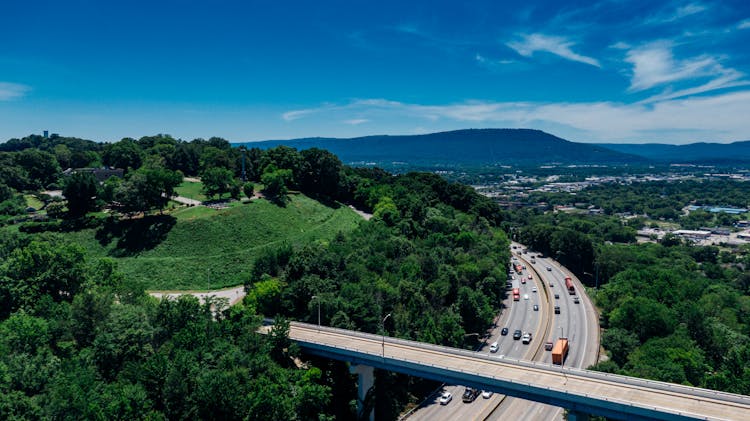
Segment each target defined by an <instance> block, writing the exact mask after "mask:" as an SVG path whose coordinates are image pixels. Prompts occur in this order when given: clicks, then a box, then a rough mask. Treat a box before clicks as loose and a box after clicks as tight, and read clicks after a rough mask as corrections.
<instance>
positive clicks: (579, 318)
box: [408, 243, 599, 420]
mask: <svg viewBox="0 0 750 421" xmlns="http://www.w3.org/2000/svg"><path fill="white" fill-rule="evenodd" d="M512 245H513V246H515V248H513V249H512V252H513V259H514V260H512V261H511V265H513V264H515V263H520V264H521V265H523V266H525V269H523V270H522V273H521V274H520V275H519V274H517V273H514V275H513V276H514V277H515V278H516V279H517V280H519V287H520V292H521V300H520V301H515V302H514V301H513V300H512V297H511V295H510V294H509V295H508V297H507V298H506V300H505V301H504V304H505V306H506V311H503V312H502V314H501V315H500V318H499V320H498V322H497V325H496V326H495V328H494V329H493V330H492V333H491V335H490V337H489V338H488V339H487V341H486V345H485V346H484V347H483V348H482V352H485V353H487V355H489V356H491V357H500V356H505V357H509V358H515V359H524V360H533V361H542V362H547V363H548V364H551V363H552V361H551V354H550V352H549V351H545V350H544V348H543V344H544V342H546V341H552V342H554V341H555V340H556V339H557V338H558V337H559V336H560V332H561V331H560V327H562V328H563V333H564V335H566V336H567V337H568V338H569V340H570V344H571V352H570V354H569V356H568V359H567V360H566V366H571V367H587V366H589V365H591V364H593V363H595V362H596V359H597V355H598V349H599V339H598V319H597V317H596V316H595V312H594V309H593V305H592V303H591V302H590V301H589V300H588V298H587V297H584V296H585V294H579V296H580V298H581V300H580V304H574V303H573V298H572V296H570V295H569V294H568V293H567V290H566V289H565V287H564V285H565V281H564V279H565V276H566V275H569V276H572V274H569V273H568V272H567V271H565V270H564V269H562V268H561V267H560V266H559V265H558V264H557V263H556V262H554V261H553V260H551V259H534V260H535V263H533V264H532V263H531V261H532V259H531V258H530V255H529V254H523V253H521V250H522V249H524V246H523V245H521V244H518V243H513V244H512ZM534 254H535V253H534ZM547 266H549V267H550V269H551V271H547V270H546V267H547ZM529 274H531V277H532V279H531V280H529V279H528V276H529ZM521 278H523V279H525V280H526V283H525V284H523V283H520V279H521ZM550 285H553V286H552V287H550ZM533 287H536V289H537V292H536V293H534V292H533V291H532V288H533ZM581 288H582V286H581V285H580V283H578V290H579V291H582V289H581ZM555 293H557V294H559V299H555V298H554V294H555ZM525 295H528V297H529V299H528V300H524V299H523V297H524V296H525ZM534 304H537V305H539V311H534V310H533V305H534ZM555 305H559V306H560V309H561V312H560V314H557V315H556V314H554V311H553V309H554V306H555ZM503 327H507V328H508V330H509V333H508V335H507V336H501V335H500V330H501V328H503ZM589 327H591V329H589ZM515 329H520V330H522V331H523V332H531V333H533V339H532V342H531V344H528V345H524V344H522V343H521V341H520V340H513V338H512V335H513V331H514V330H515ZM494 341H497V342H498V344H499V345H500V349H499V351H498V352H497V353H495V354H492V353H489V344H491V343H492V342H494ZM442 390H443V391H448V392H450V393H451V394H452V395H453V400H452V401H451V402H450V403H449V404H448V405H439V403H438V399H439V397H440V393H435V394H433V395H432V396H430V397H429V399H428V400H427V401H425V402H423V403H422V405H421V406H420V408H418V409H417V410H415V411H413V412H412V413H411V414H409V417H408V418H409V419H410V420H454V419H472V420H476V419H491V420H496V419H514V418H517V417H520V418H519V419H549V420H551V419H562V410H561V409H560V408H557V407H553V406H549V405H543V404H535V403H531V402H528V401H524V400H520V399H513V398H507V397H505V396H504V395H497V394H494V395H493V396H492V397H491V398H489V399H483V398H482V397H481V396H480V397H478V398H477V400H476V401H474V402H473V403H464V402H462V401H461V396H462V394H463V391H464V386H461V385H446V386H445V387H444V388H443V389H442Z"/></svg>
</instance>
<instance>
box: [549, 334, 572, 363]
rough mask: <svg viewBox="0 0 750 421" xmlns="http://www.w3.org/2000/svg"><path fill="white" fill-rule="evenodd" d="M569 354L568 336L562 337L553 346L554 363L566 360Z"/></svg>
mask: <svg viewBox="0 0 750 421" xmlns="http://www.w3.org/2000/svg"><path fill="white" fill-rule="evenodd" d="M567 356H568V338H560V339H558V340H557V342H555V346H554V347H552V364H559V365H562V363H563V362H564V361H565V358H566V357H567Z"/></svg>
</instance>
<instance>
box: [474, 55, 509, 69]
mask: <svg viewBox="0 0 750 421" xmlns="http://www.w3.org/2000/svg"><path fill="white" fill-rule="evenodd" d="M474 60H476V62H477V64H479V65H480V66H482V67H486V68H488V69H493V70H495V69H498V68H500V67H502V66H506V65H508V64H513V63H515V60H507V59H500V60H497V59H491V58H487V57H485V56H483V55H481V54H476V55H475V56H474Z"/></svg>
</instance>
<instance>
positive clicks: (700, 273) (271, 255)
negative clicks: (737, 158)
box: [0, 135, 750, 419]
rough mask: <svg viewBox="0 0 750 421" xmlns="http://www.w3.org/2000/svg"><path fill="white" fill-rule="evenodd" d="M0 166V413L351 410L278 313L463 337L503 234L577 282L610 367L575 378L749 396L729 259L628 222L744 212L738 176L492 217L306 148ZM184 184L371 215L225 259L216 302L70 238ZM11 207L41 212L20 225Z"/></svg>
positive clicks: (457, 189)
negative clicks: (113, 171)
mask: <svg viewBox="0 0 750 421" xmlns="http://www.w3.org/2000/svg"><path fill="white" fill-rule="evenodd" d="M0 163H2V165H0V225H2V227H0V261H1V263H0V331H1V333H2V334H1V335H0V418H2V419H81V418H85V419H124V418H132V419H184V418H188V419H195V418H199V419H240V418H246V417H249V418H253V419H351V418H355V417H356V400H355V383H354V379H353V377H352V376H351V374H349V373H348V370H347V367H346V365H345V364H342V363H337V362H332V361H326V360H323V359H319V358H312V357H307V356H304V355H300V353H299V350H297V349H296V348H295V346H294V345H293V344H292V343H290V342H289V340H288V338H287V336H286V328H287V327H286V326H287V325H286V322H285V320H287V319H292V320H301V321H307V322H312V323H315V322H316V321H317V314H318V311H317V310H318V308H320V317H321V322H322V323H323V324H325V325H330V326H337V327H343V328H349V329H357V330H363V331H367V332H377V333H380V332H382V333H387V334H388V335H391V336H397V337H402V338H410V339H416V340H420V341H426V342H432V343H438V344H444V345H450V346H457V347H467V348H468V347H472V346H474V345H475V343H476V340H477V338H478V337H479V336H480V335H481V333H483V332H484V331H485V329H486V328H487V327H488V326H489V325H490V324H491V323H492V320H493V318H494V317H495V316H496V315H497V313H498V312H499V311H501V309H502V308H501V301H502V299H503V298H504V297H503V295H502V294H504V284H505V276H506V274H505V269H504V268H506V267H507V262H508V259H509V250H508V239H509V238H511V239H514V240H517V241H519V242H521V243H524V244H526V245H527V246H529V247H530V248H532V249H533V250H535V251H537V252H540V253H543V254H545V255H548V256H550V257H552V258H555V259H557V260H559V261H560V262H561V263H562V264H564V265H566V266H567V267H568V268H570V269H571V270H572V271H574V272H575V273H576V274H577V275H579V277H580V278H581V279H582V280H583V281H584V282H585V283H586V284H588V285H589V287H591V288H590V289H589V293H590V294H591V295H592V296H593V297H594V299H595V301H596V303H597V306H598V307H599V308H600V310H601V322H602V326H603V327H604V328H605V330H604V331H603V334H602V344H603V346H604V348H605V349H606V351H607V355H608V356H609V360H607V361H603V362H601V363H599V364H597V365H596V366H595V367H594V368H595V369H598V370H603V371H608V372H616V373H622V374H628V375H635V376H640V377H647V378H652V379H659V380H665V381H671V382H678V383H685V384H691V385H696V386H702V387H708V388H714V389H719V390H727V391H732V392H738V393H744V394H748V393H750V370H748V369H747V368H746V367H745V364H744V362H745V361H747V360H748V358H750V341H749V340H748V338H749V336H750V298H749V297H750V276H749V275H748V274H747V267H748V265H750V247H747V246H744V247H738V248H735V249H729V248H723V247H722V248H719V247H698V246H694V245H692V244H690V243H685V242H683V241H681V240H679V239H678V238H676V237H672V236H667V237H665V240H663V241H662V242H661V243H660V244H636V241H635V240H636V238H635V233H636V230H637V229H639V228H641V227H642V226H643V225H644V224H648V223H656V222H663V221H667V222H670V221H671V222H676V223H679V224H680V225H682V226H683V227H699V226H706V225H727V224H731V223H733V222H734V221H735V220H736V217H734V216H725V215H721V214H718V215H717V214H710V213H708V212H701V211H696V212H691V213H690V214H689V215H684V214H682V213H681V212H680V209H681V208H682V207H684V206H685V205H687V204H699V205H700V204H714V205H733V206H746V205H747V203H746V201H747V197H750V196H749V195H748V187H747V185H746V184H744V183H737V182H733V181H714V182H707V181H682V182H674V183H668V182H654V183H648V182H644V183H636V184H630V185H617V184H612V185H602V186H597V187H593V188H590V189H586V190H583V191H581V192H578V193H577V195H576V196H575V201H582V202H587V203H592V204H594V205H595V206H599V207H601V208H603V209H604V210H605V214H604V215H588V214H567V213H558V212H544V211H542V210H540V209H537V208H534V209H532V208H527V209H520V210H516V211H512V212H503V211H501V210H500V209H499V208H498V207H497V206H496V205H495V204H494V203H493V202H492V201H491V200H490V199H488V198H485V197H482V196H480V195H478V194H477V193H475V192H474V190H473V189H472V188H470V187H468V186H465V185H461V184H457V183H450V182H448V181H446V180H445V179H443V178H441V177H439V176H437V175H435V174H429V173H406V174H400V175H393V174H390V173H387V172H385V171H382V170H379V169H372V168H352V167H348V166H346V165H343V164H342V163H341V161H340V160H339V159H338V158H337V157H336V156H335V155H333V154H331V153H330V152H328V151H325V150H320V149H308V150H303V151H298V150H296V149H294V148H289V147H285V146H277V147H275V148H271V149H267V150H260V149H255V148H249V149H248V148H233V147H232V146H231V145H230V144H229V143H228V142H227V141H226V140H223V139H219V138H211V139H209V140H202V139H196V140H194V141H190V142H184V141H181V140H176V139H173V138H171V137H170V136H167V135H157V136H149V137H144V138H141V139H138V140H135V139H123V140H121V141H119V142H115V143H110V144H99V143H96V142H91V141H86V140H81V139H75V138H63V137H55V136H53V137H52V138H49V139H47V138H43V137H41V136H30V137H27V138H24V139H13V140H11V141H9V142H6V143H3V144H0ZM103 165H104V166H109V167H112V168H120V169H122V173H121V174H119V175H117V176H113V177H109V178H106V179H103V180H100V179H98V178H97V177H96V176H95V174H94V173H93V172H92V171H90V170H87V169H86V168H96V167H101V166H103ZM68 168H72V169H73V170H71V171H65V170H66V169H68ZM243 169H244V171H243ZM243 175H244V180H243ZM185 176H199V177H201V179H202V181H203V182H202V186H203V194H205V196H206V197H207V198H209V199H210V200H217V199H218V200H222V199H224V200H226V199H237V198H239V197H240V196H241V195H245V196H247V197H251V196H253V194H254V189H255V186H258V188H260V190H261V192H262V193H263V195H264V197H265V198H266V199H265V200H268V201H269V202H271V203H273V204H275V205H270V206H276V207H278V208H279V209H280V208H282V207H285V206H288V205H289V203H291V202H290V199H289V197H290V196H289V195H290V194H304V195H307V196H309V197H312V198H315V199H317V200H318V201H320V202H322V203H325V204H328V205H329V206H341V205H352V206H355V207H356V208H358V209H360V210H363V211H365V212H368V213H371V214H372V215H373V216H372V219H370V220H369V222H366V223H361V224H360V225H359V226H358V227H357V228H355V229H354V230H353V231H348V232H340V233H339V234H337V235H335V236H334V237H332V238H331V239H330V240H326V241H315V242H312V243H306V244H281V245H274V246H273V247H267V248H265V249H263V251H262V252H261V253H260V256H259V257H258V258H257V259H255V260H254V261H246V262H241V263H239V264H238V265H243V268H247V269H249V270H247V271H246V272H248V273H249V274H250V275H249V276H248V277H247V278H246V279H245V280H244V285H245V290H246V292H247V296H246V297H245V300H244V302H242V303H241V304H239V305H236V306H232V307H231V308H230V307H228V306H227V304H226V303H225V302H221V301H217V302H213V303H211V302H210V303H208V304H201V303H200V302H199V301H197V300H196V299H194V298H191V297H183V298H181V299H179V300H157V299H154V298H151V297H149V296H148V295H146V294H145V293H144V288H145V287H146V286H144V285H142V284H138V283H134V282H131V280H129V279H127V278H125V277H124V276H123V275H122V274H121V272H120V271H118V268H117V264H116V262H115V261H114V260H112V259H109V258H100V257H94V256H91V255H89V254H88V251H87V250H86V249H84V248H82V247H81V246H80V245H78V244H75V243H74V241H72V240H71V238H72V236H71V235H69V234H71V233H75V232H77V231H78V230H82V229H85V228H89V227H92V226H94V227H95V226H111V225H116V224H117V223H118V221H133V220H139V219H141V218H146V217H149V215H150V216H158V217H160V218H161V217H164V218H168V217H169V212H170V211H171V210H172V208H173V207H174V205H173V204H170V202H169V197H170V196H171V195H172V194H173V193H174V191H175V188H176V187H177V186H178V185H179V184H180V183H181V182H182V180H183V177H185ZM44 189H50V190H61V191H62V192H63V195H64V197H65V199H62V198H60V197H53V196H51V195H49V194H47V193H43V192H42V191H43V190H44ZM537 199H539V198H537ZM543 199H545V200H547V201H548V203H550V204H557V203H559V204H566V203H570V201H571V200H572V198H571V196H570V195H564V194H547V195H546V196H543ZM30 200H36V201H37V202H38V205H36V206H35V207H37V208H38V209H41V210H42V212H39V213H33V215H34V216H30V215H31V214H29V213H28V209H27V208H28V205H29V201H30ZM535 200H536V199H535ZM743 201H744V202H743ZM621 212H630V213H634V214H645V215H647V216H648V217H649V218H650V219H647V217H646V216H641V217H637V218H631V219H627V220H625V219H621V218H620V217H619V216H616V215H615V214H618V213H621ZM649 221H650V222H649ZM155 238H156V239H155V240H154V241H158V240H159V238H158V237H155ZM237 270H239V267H237ZM386 314H391V317H389V318H387V321H386V322H385V323H384V322H383V320H384V316H385V315H386ZM262 317H276V318H277V320H279V321H280V322H279V323H278V328H277V329H275V330H274V331H273V333H272V334H270V335H268V336H264V335H260V334H257V333H255V331H256V329H257V328H258V326H259V325H260V320H261V318H262ZM432 386H433V383H431V382H427V381H423V380H420V379H415V378H409V377H407V376H402V375H397V374H393V373H385V372H378V373H377V376H376V386H375V387H376V389H377V390H379V391H380V393H378V394H376V396H377V399H376V400H374V401H373V400H369V401H368V402H366V405H367V407H373V406H374V407H375V408H376V413H377V414H378V417H382V418H383V419H391V418H394V417H395V416H396V415H398V413H399V412H400V411H401V410H402V409H403V408H404V406H405V405H406V404H407V403H409V402H413V400H414V396H415V395H419V394H420V393H424V392H427V391H429V390H431V387H432ZM334 391H335V393H334Z"/></svg>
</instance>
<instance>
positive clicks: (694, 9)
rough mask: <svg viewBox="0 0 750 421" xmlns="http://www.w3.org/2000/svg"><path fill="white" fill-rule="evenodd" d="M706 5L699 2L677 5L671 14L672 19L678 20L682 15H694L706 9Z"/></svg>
mask: <svg viewBox="0 0 750 421" xmlns="http://www.w3.org/2000/svg"><path fill="white" fill-rule="evenodd" d="M707 8H708V7H706V5H704V4H700V3H690V4H686V5H684V6H681V7H678V8H677V10H676V11H675V12H674V14H673V15H672V16H671V18H672V20H680V19H682V18H684V17H687V16H690V15H694V14H696V13H700V12H702V11H704V10H706V9H707Z"/></svg>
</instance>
